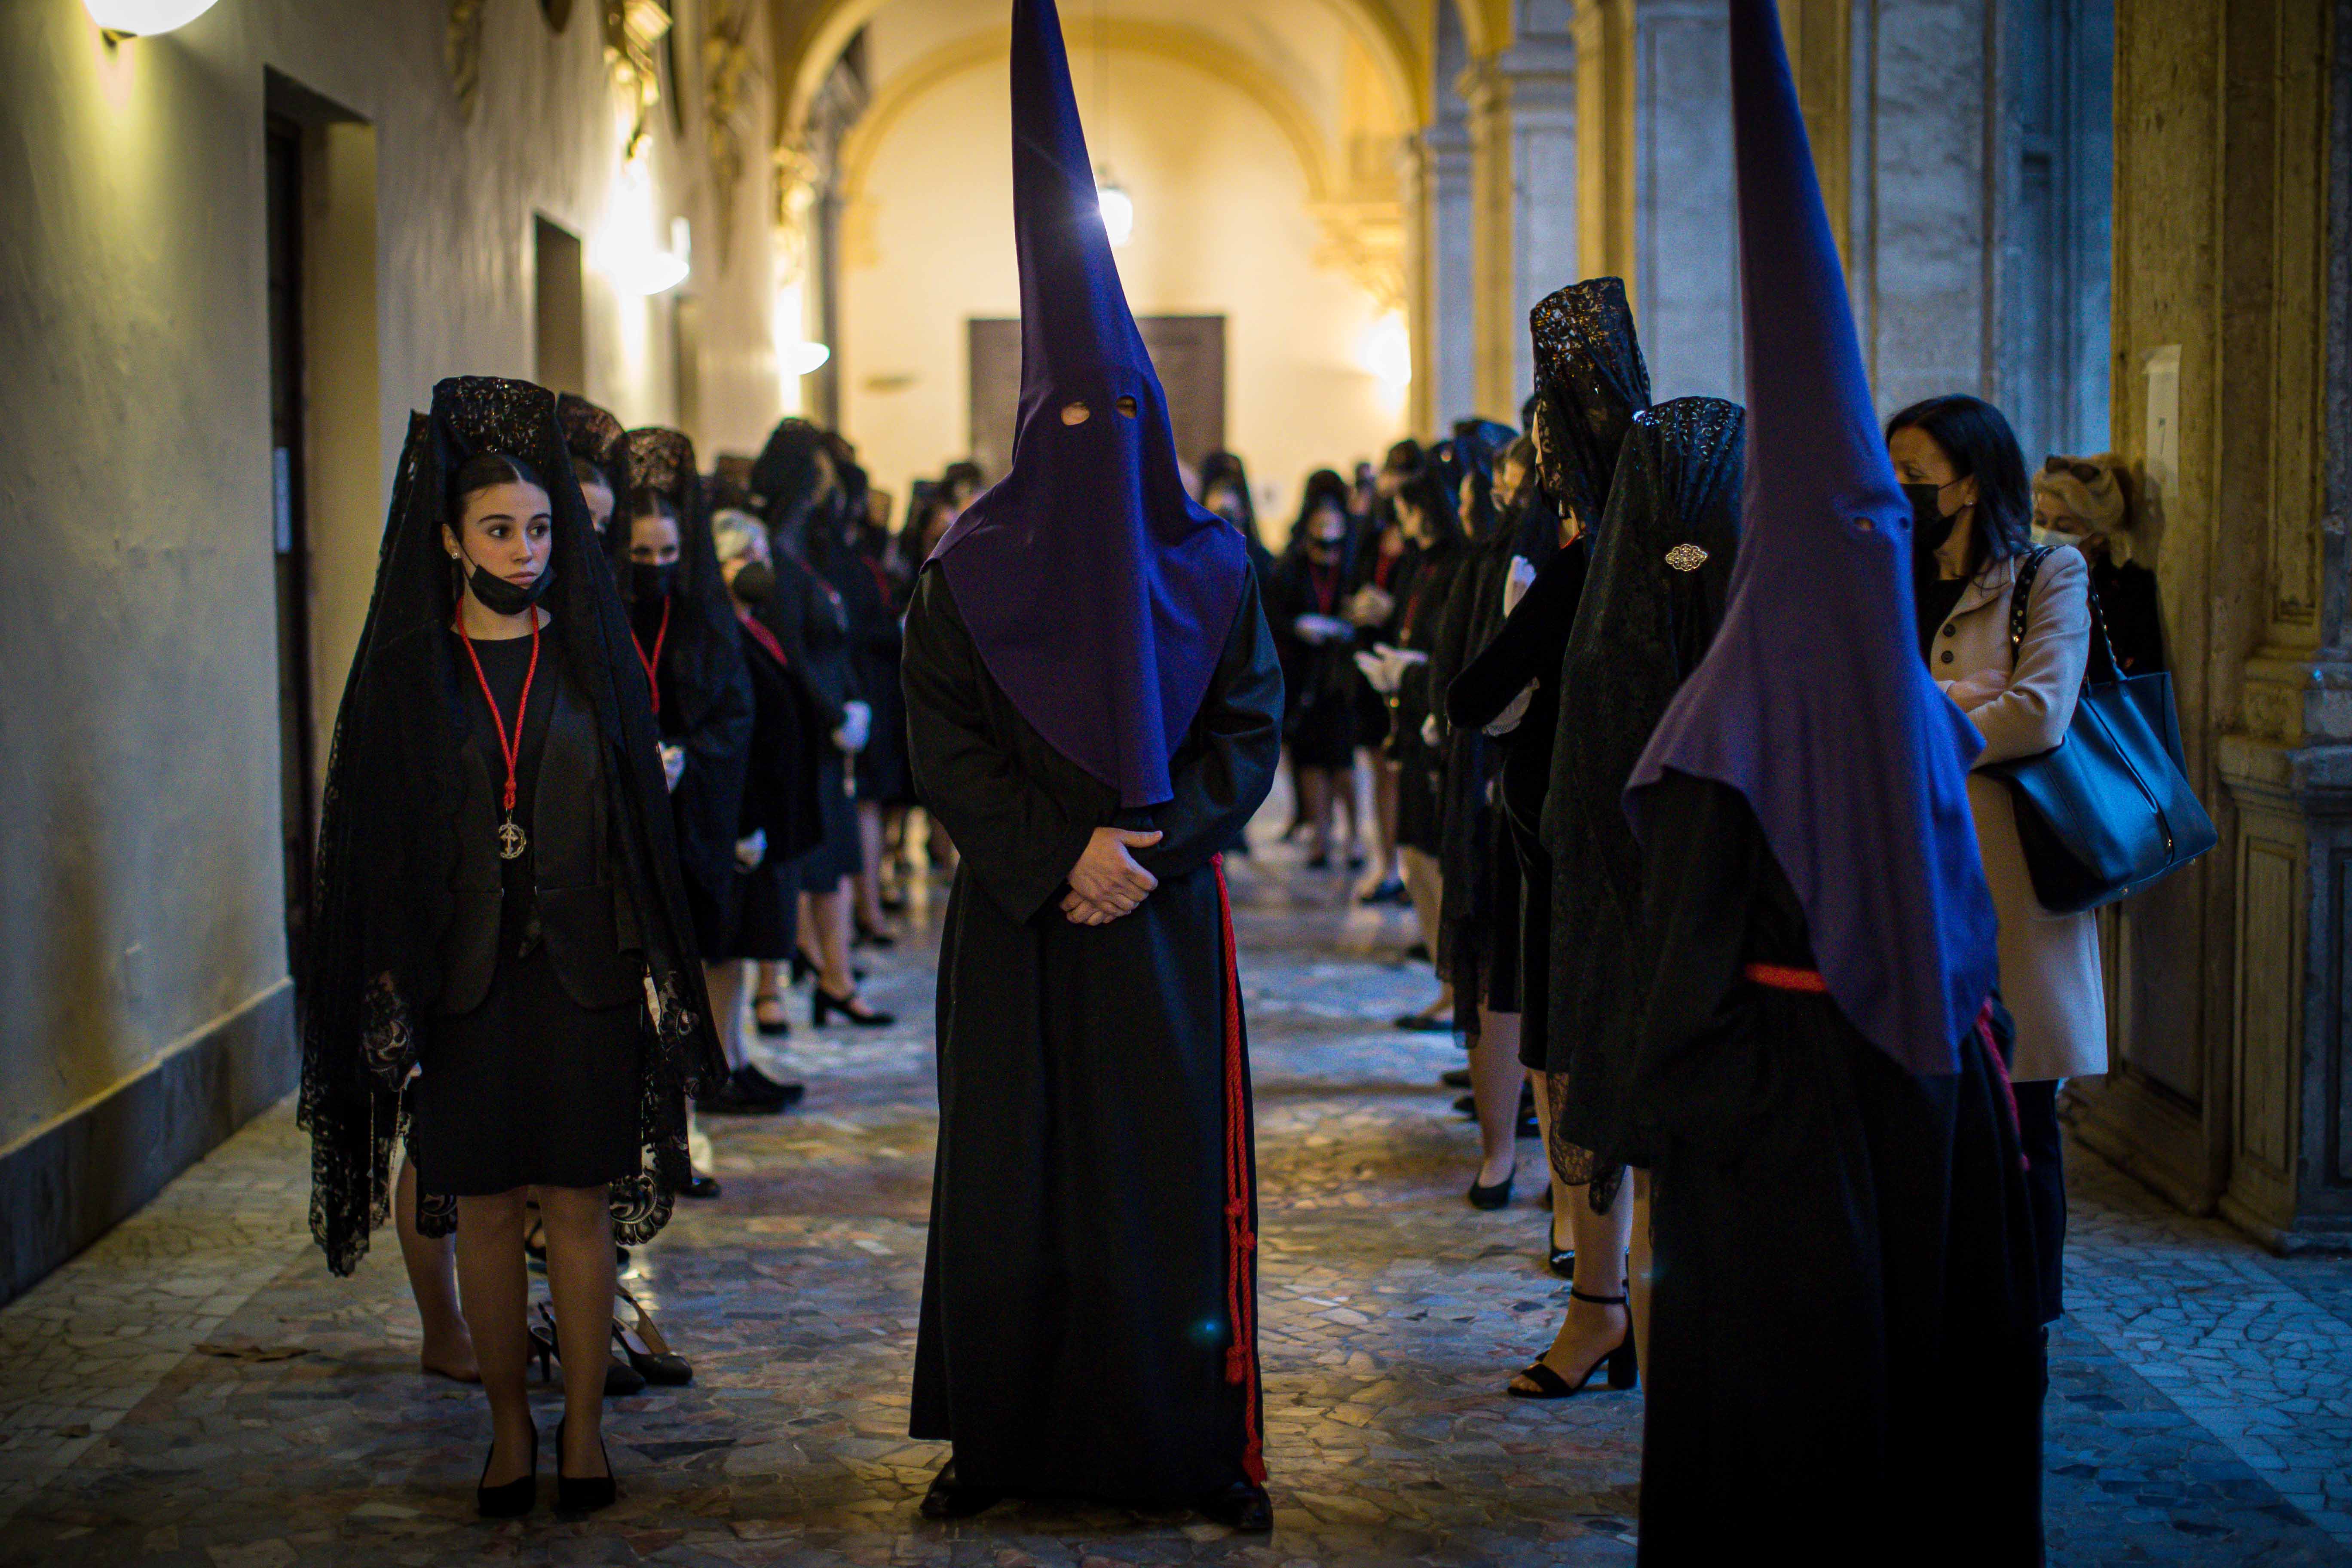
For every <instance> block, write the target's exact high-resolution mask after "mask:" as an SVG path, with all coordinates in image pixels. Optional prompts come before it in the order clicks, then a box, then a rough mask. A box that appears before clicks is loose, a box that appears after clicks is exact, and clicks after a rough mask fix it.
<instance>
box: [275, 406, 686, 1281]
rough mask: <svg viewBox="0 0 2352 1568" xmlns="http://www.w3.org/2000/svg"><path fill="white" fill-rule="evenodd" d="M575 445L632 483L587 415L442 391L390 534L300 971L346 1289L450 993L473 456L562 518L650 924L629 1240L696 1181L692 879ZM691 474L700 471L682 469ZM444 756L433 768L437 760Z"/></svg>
mask: <svg viewBox="0 0 2352 1568" xmlns="http://www.w3.org/2000/svg"><path fill="white" fill-rule="evenodd" d="M567 436H570V437H572V438H573V439H578V440H581V441H583V442H584V444H585V445H586V447H588V449H587V450H583V451H582V453H581V455H582V456H583V457H587V458H590V459H591V460H592V461H596V462H598V463H599V464H600V465H601V466H604V468H605V469H606V471H607V472H608V473H612V474H614V476H615V479H616V481H617V479H618V476H619V472H620V471H621V470H620V469H619V468H616V467H615V465H616V464H618V463H622V462H625V457H626V450H627V442H626V440H625V437H623V436H622V434H621V432H620V431H619V428H618V423H617V421H614V420H612V418H611V416H609V415H605V414H604V412H603V411H602V410H599V409H596V408H594V407H593V405H580V406H578V407H567V409H566V410H565V418H564V420H563V422H562V424H561V425H559V422H558V416H557V409H556V399H555V397H554V395H552V394H551V393H550V392H548V391H547V390H546V389H545V388H543V387H538V386H533V385H531V384H529V383H526V382H518V381H502V380H498V379H495V378H492V377H486V376H466V377H458V378H455V379H452V380H448V381H445V382H443V383H442V384H440V385H439V386H437V387H436V388H435V389H434V396H433V413H432V415H431V416H430V417H429V418H428V417H425V416H415V417H414V418H413V419H412V420H411V423H410V427H409V438H408V443H407V447H406V448H405V450H404V452H403V454H402V458H401V464H400V468H399V469H398V477H397V479H396V481H395V483H394V489H393V496H392V506H391V515H390V517H389V519H388V521H387V522H386V524H385V528H384V540H383V552H382V554H381V556H380V557H379V561H378V566H377V573H376V584H375V593H374V596H373V599H372V600H371V601H370V604H369V607H368V618H367V624H366V626H365V628H364V630H363V631H362V635H361V638H360V647H359V649H358V651H357V653H356V655H355V656H354V658H353V659H352V671H351V676H350V679H349V681H348V683H347V684H346V686H345V688H344V692H343V700H342V705H341V710H340V711H339V712H338V714H337V716H336V721H335V734H334V741H333V744H332V749H331V752H330V760H329V764H328V776H327V784H326V789H325V792H324V795H323V801H322V807H323V809H322V811H321V816H320V840H319V845H320V847H319V867H318V880H317V893H316V901H315V906H314V907H315V908H316V909H317V910H318V919H317V922H316V924H315V925H314V927H313V931H312V937H311V942H310V951H309V953H308V957H307V968H306V974H305V985H304V994H305V998H306V1007H305V1017H304V1021H303V1038H302V1089H301V1100H300V1111H299V1121H300V1125H301V1126H302V1127H303V1128H304V1129H305V1130H306V1131H309V1132H310V1141H311V1198H310V1227H311V1231H312V1234H313V1235H315V1236H316V1237H318V1240H319V1244H320V1247H321V1248H322V1249H323V1250H324V1251H325V1253H326V1255H327V1263H328V1266H329V1267H330V1268H332V1269H333V1270H334V1271H335V1272H337V1273H339V1274H348V1273H350V1272H351V1271H352V1269H353V1268H356V1267H357V1266H358V1264H359V1261H360V1259H361V1258H363V1257H364V1256H366V1253H367V1249H368V1241H369V1236H370V1233H371V1232H372V1231H373V1229H374V1228H375V1227H376V1226H380V1225H382V1224H383V1223H384V1221H385V1220H386V1219H387V1218H389V1217H390V1214H391V1194H392V1171H393V1163H394V1152H395V1149H396V1146H397V1145H398V1144H399V1143H400V1142H401V1141H402V1135H403V1131H404V1121H403V1113H402V1106H401V1092H400V1086H401V1085H402V1083H403V1082H404V1081H405V1080H406V1079H407V1077H408V1075H409V1073H410V1071H411V1070H412V1069H413V1068H414V1067H415V1064H416V1061H417V1058H418V1056H419V1053H420V1049H421V1047H422V1046H423V1044H424V1041H423V1039H422V1033H423V1031H425V1030H426V1029H429V1028H430V1026H431V1022H432V1020H431V1018H430V1017H429V1016H427V1014H429V1010H430V1006H431V999H432V998H435V997H436V996H438V995H439V994H440V982H439V977H438V956H437V955H438V948H439V944H440V941H441V938H442V934H443V932H444V931H445V930H446V924H447V921H448V919H449V918H450V915H451V911H452V910H453V907H454V905H453V900H452V898H451V896H450V893H449V890H448V887H447V881H448V877H449V874H450V866H449V860H450V856H447V855H442V854H440V853H438V852H437V848H436V847H438V846H442V845H445V844H446V843H447V842H448V835H449V833H450V831H451V826H450V825H451V821H452V818H453V816H454V813H455V803H456V799H457V791H456V786H455V785H454V784H453V779H454V774H455V766H454V762H450V761H447V760H446V759H452V758H454V756H455V747H454V745H453V744H452V743H451V742H452V737H453V736H454V735H455V734H456V733H457V729H458V727H459V725H460V722H461V721H459V719H458V718H457V710H456V709H455V706H454V704H455V697H454V695H453V694H454V693H455V692H456V691H457V689H458V688H457V682H456V678H455V676H454V674H453V673H452V672H451V670H450V669H449V668H448V663H449V653H448V648H447V643H448V641H449V639H448V637H447V636H446V631H445V628H446V627H447V626H448V625H449V624H450V620H451V617H452V616H454V615H455V613H456V610H457V604H456V599H455V594H456V592H457V589H456V585H455V584H453V583H452V581H451V576H450V573H449V569H448V561H447V557H446V555H445V554H444V553H443V552H442V548H441V540H440V530H441V526H442V523H443V521H444V520H445V518H446V513H447V500H448V498H447V496H446V489H447V485H448V482H449V479H450V477H451V476H452V475H453V474H454V473H455V472H456V471H457V468H459V467H460V466H462V465H463V464H464V463H465V461H466V460H467V458H471V457H473V456H474V455H476V454H478V453H481V452H486V451H491V452H502V453H505V454H507V455H509V456H511V457H515V458H520V459H521V460H522V461H524V462H526V463H528V464H529V465H530V468H531V469H532V471H533V472H534V473H535V474H537V475H538V476H539V477H540V478H541V480H542V481H543V482H544V483H545V484H546V485H547V487H548V493H549V499H550V500H551V502H552V504H553V511H554V517H555V532H554V541H553V562H554V565H555V568H556V574H555V580H554V583H553V585H552V586H551V589H550V590H549V593H548V596H547V600H546V605H547V607H548V608H549V609H550V610H551V612H552V615H553V620H552V623H551V625H552V632H551V637H550V639H549V640H550V641H551V643H552V644H553V647H552V649H551V652H553V653H554V654H555V656H556V657H559V658H562V659H563V661H564V663H565V666H566V668H567V672H568V673H569V675H570V676H572V678H573V679H577V680H578V681H579V682H580V685H581V689H582V690H583V693H584V694H585V695H586V697H587V698H588V700H589V701H590V704H591V706H593V709H594V710H595V715H596V721H597V724H598V727H599V729H600V730H601V731H603V733H604V736H605V737H606V739H607V744H608V750H609V753H610V755H611V756H612V757H613V758H614V759H615V765H614V768H613V769H612V770H611V772H610V774H609V776H610V779H611V786H610V787H611V789H612V792H613V798H612V804H613V806H614V823H615V827H616V837H617V839H618V842H619V846H620V849H621V854H620V856H619V857H618V860H617V862H616V864H617V866H618V868H619V870H620V873H621V875H622V877H623V879H624V880H625V883H626V888H625V891H626V893H627V894H628V899H629V904H630V907H631V908H632V909H633V910H635V911H636V914H637V917H638V924H639V928H640V931H639V935H640V937H641V939H642V942H643V951H644V954H645V963H646V1009H645V1013H644V1016H643V1020H642V1030H643V1037H644V1040H645V1049H644V1051H643V1053H642V1056H643V1059H644V1062H645V1069H644V1073H643V1105H642V1107H641V1110H640V1115H639V1129H640V1137H639V1143H640V1147H641V1149H642V1150H643V1152H644V1155H643V1159H642V1160H641V1162H640V1166H639V1169H638V1171H637V1172H636V1173H635V1174H634V1175H632V1176H630V1177H628V1178H627V1179H625V1180H624V1181H622V1182H619V1183H616V1184H614V1187H613V1192H612V1204H613V1211H614V1225H615V1227H616V1230H617V1231H618V1233H619V1234H620V1235H621V1237H622V1238H623V1239H624V1240H626V1241H632V1242H635V1241H643V1240H645V1239H646V1238H647V1237H651V1236H652V1235H653V1234H654V1233H655V1232H656V1231H657V1230H659V1229H660V1228H661V1226H662V1225H663V1223H664V1222H665V1221H667V1218H668V1216H669V1212H670V1198H669V1194H670V1193H671V1192H672V1191H673V1190H675V1189H676V1187H677V1186H678V1185H679V1184H682V1183H684V1182H685V1181H686V1180H687V1179H688V1166H687V1156H686V1099H687V1095H688V1093H689V1092H691V1090H692V1089H693V1088H694V1087H695V1086H696V1085H697V1084H698V1083H700V1082H703V1081H706V1080H708V1081H716V1079H717V1078H718V1077H719V1076H720V1075H721V1074H723V1072H724V1066H723V1059H722V1058H721V1056H720V1053H719V1044H718V1038H717V1036H716V1035H715V1033H714V1032H713V1031H712V1029H711V1027H710V1024H709V1005H708V1003H707V1002H706V1000H705V998H704V995H703V991H702V969H701V964H700V962H699V960H698V955H697V952H696V948H695V942H694V933H693V930H692V926H691V922H690V921H689V919H688V914H687V903H686V898H685V891H684V888H683V886H682V885H681V884H680V882H679V880H678V874H677V845H676V842H675V839H674V837H673V832H672V826H671V814H670V807H669V800H668V796H667V791H666V790H665V788H664V784H663V780H662V776H661V770H660V764H659V762H658V760H657V751H656V729H655V726H654V721H653V714H652V709H651V699H650V694H649V693H648V691H647V689H646V679H645V671H644V668H643V667H642V666H641V665H640V664H639V663H638V661H637V656H636V650H635V647H633V646H632V644H631V641H630V637H629V626H628V621H627V619H626V616H625V612H624V610H623V608H622V605H621V602H620V598H619V595H617V594H616V593H615V591H614V584H613V579H612V574H611V573H610V571H609V570H608V569H607V567H606V564H605V561H604V552H603V550H602V548H601V547H600V545H599V543H598V541H597V539H596V536H595V531H594V529H593V526H592V525H591V524H590V521H589V519H588V514H587V508H586V507H585V505H584V504H583V502H582V500H581V499H580V489H579V486H578V484H577V483H576V482H575V480H574V479H573V478H572V464H571V461H570V458H571V447H570V443H569V442H568V441H567ZM688 460H689V461H690V459H688ZM436 759H440V760H438V761H436ZM419 1208H420V1215H419V1223H420V1226H421V1227H422V1228H424V1229H425V1233H426V1234H428V1235H432V1234H445V1235H446V1234H447V1231H448V1230H449V1229H450V1228H452V1227H454V1226H455V1223H456V1205H455V1203H454V1201H452V1200H450V1199H448V1198H447V1196H446V1194H422V1197H421V1201H420V1205H419Z"/></svg>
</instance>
